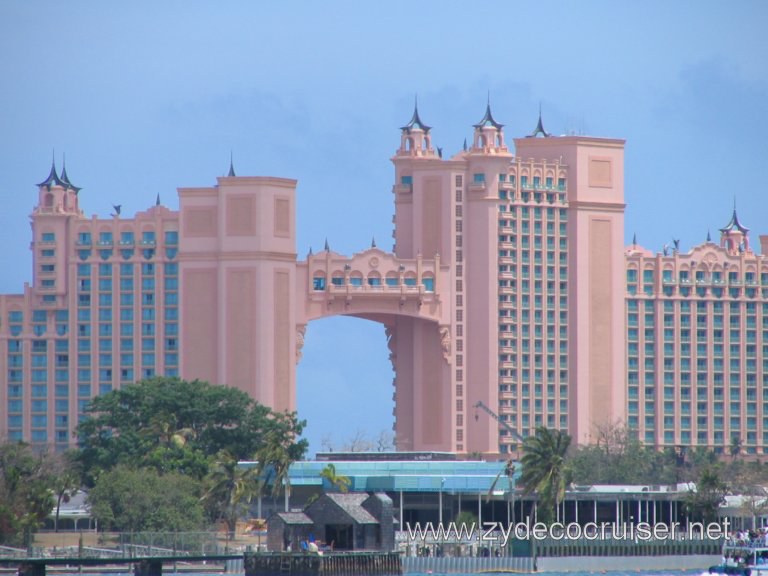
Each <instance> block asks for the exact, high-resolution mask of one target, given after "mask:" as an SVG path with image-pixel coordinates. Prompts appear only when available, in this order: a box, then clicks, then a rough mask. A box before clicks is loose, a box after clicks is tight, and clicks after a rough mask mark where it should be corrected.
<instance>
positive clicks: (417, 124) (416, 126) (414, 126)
mask: <svg viewBox="0 0 768 576" xmlns="http://www.w3.org/2000/svg"><path fill="white" fill-rule="evenodd" d="M431 129H432V126H427V125H426V124H424V122H422V121H421V118H420V117H419V101H418V99H417V100H415V101H414V104H413V116H411V120H410V122H408V124H406V125H405V126H403V127H401V128H400V130H405V131H406V132H410V131H411V130H422V131H423V132H424V133H425V134H427V133H429V131H430V130H431Z"/></svg>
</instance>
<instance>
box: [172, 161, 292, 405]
mask: <svg viewBox="0 0 768 576" xmlns="http://www.w3.org/2000/svg"><path fill="white" fill-rule="evenodd" d="M230 174H232V175H231V176H225V177H221V178H219V179H218V184H217V185H216V186H214V187H210V188H181V189H179V212H180V216H179V227H180V239H179V240H180V242H179V272H180V277H181V286H182V291H181V306H180V311H181V320H180V329H181V347H180V350H181V376H182V377H183V378H200V379H202V380H207V381H209V382H211V383H215V384H226V385H229V386H234V387H237V388H240V389H241V390H243V391H245V392H247V393H248V394H250V395H251V397H252V398H254V399H256V400H257V401H259V402H261V403H262V404H265V405H267V406H271V407H272V408H274V409H275V410H278V411H282V410H295V409H296V398H295V389H296V365H295V355H296V335H295V332H296V310H295V308H296V304H295V300H294V298H293V291H292V290H293V287H294V286H295V284H296V280H295V274H296V230H295V206H296V181H295V180H288V179H284V178H268V177H238V176H234V169H233V168H232V167H230Z"/></svg>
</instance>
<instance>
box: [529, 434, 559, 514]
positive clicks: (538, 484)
mask: <svg viewBox="0 0 768 576" xmlns="http://www.w3.org/2000/svg"><path fill="white" fill-rule="evenodd" d="M570 445H571V437H570V436H569V435H568V434H566V433H565V432H561V431H560V430H550V429H549V428H545V427H544V426H539V427H538V428H536V435H535V436H529V437H528V438H526V439H525V442H524V443H523V458H522V461H521V462H522V465H523V473H522V476H521V482H522V484H523V492H524V493H525V494H532V493H534V492H535V493H536V494H537V495H538V497H539V503H540V507H539V514H540V519H541V520H542V521H543V522H552V520H553V516H554V511H555V508H556V506H558V505H559V504H560V503H561V502H562V501H563V498H565V487H566V486H567V485H568V484H570V481H571V470H570V467H569V466H568V463H567V462H566V453H567V452H568V447H569V446H570Z"/></svg>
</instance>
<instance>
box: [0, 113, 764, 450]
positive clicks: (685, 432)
mask: <svg viewBox="0 0 768 576" xmlns="http://www.w3.org/2000/svg"><path fill="white" fill-rule="evenodd" d="M623 147H624V142H623V141H622V140H615V139H607V138H593V137H582V136H563V137H553V136H550V135H549V134H547V133H546V132H545V131H544V129H543V127H542V124H541V120H539V124H538V126H537V128H536V130H535V132H534V133H533V134H532V135H530V136H528V137H524V138H517V139H515V140H514V154H513V153H512V151H511V150H510V148H509V147H508V145H507V142H506V141H505V138H504V132H503V127H502V125H501V124H499V123H498V122H496V120H495V119H494V118H493V116H492V113H491V109H490V106H489V107H488V108H487V109H486V112H485V116H484V117H483V118H482V119H481V120H480V121H479V122H478V123H477V124H476V125H475V126H474V136H473V139H472V142H471V145H469V146H467V145H465V146H464V150H462V151H460V152H459V153H457V154H456V155H454V156H453V157H452V158H450V159H444V158H442V154H441V153H440V151H439V150H438V149H436V148H435V147H433V145H432V142H431V133H430V127H429V126H426V125H425V124H424V123H423V122H422V121H421V119H420V117H419V114H418V110H414V114H413V117H412V119H411V121H410V122H409V123H408V124H407V125H406V126H404V127H403V128H402V130H401V139H400V146H399V148H398V149H397V151H396V152H395V155H394V157H393V158H392V161H393V163H394V166H395V183H394V186H393V189H392V192H393V198H394V211H395V216H394V223H395V232H394V237H395V246H394V249H393V251H392V252H386V251H384V250H381V249H379V248H377V247H376V246H372V247H371V248H369V249H367V250H363V251H361V252H359V253H357V254H354V255H352V256H344V255H341V254H337V253H335V252H333V251H332V250H330V249H329V247H328V246H326V247H325V249H324V250H323V251H320V252H317V253H314V254H313V253H311V252H310V254H308V255H307V257H306V259H304V260H298V259H297V253H296V230H295V206H296V181H295V180H288V179H282V178H267V177H238V176H236V175H235V174H234V170H232V169H230V173H229V175H228V176H226V177H221V178H218V179H217V183H216V185H215V186H213V187H205V188H182V189H179V191H178V193H179V210H178V211H172V210H170V209H168V208H166V207H164V206H162V205H160V202H159V200H158V202H157V204H156V205H155V206H153V207H151V208H149V209H148V210H146V211H145V212H140V213H138V214H136V215H135V216H134V217H133V218H123V217H122V216H121V215H120V214H119V213H116V214H113V215H112V216H111V217H109V218H98V217H96V216H94V217H92V218H87V217H86V216H84V214H83V213H82V211H81V210H80V208H79V196H78V193H79V191H80V190H79V188H77V187H75V186H74V185H73V184H72V183H71V182H70V180H69V177H68V175H67V174H66V169H63V170H62V172H61V174H59V173H58V172H57V170H56V167H55V165H54V166H53V167H52V168H51V172H50V175H49V176H48V178H46V179H45V180H44V181H43V182H41V183H40V184H39V185H38V199H37V204H36V206H35V207H34V209H33V211H32V215H31V219H32V229H33V239H32V246H31V247H32V252H33V261H34V271H33V281H32V283H31V285H25V287H24V291H23V293H21V294H13V295H2V296H0V375H2V376H1V377H0V378H1V379H2V380H0V382H2V385H1V386H0V436H2V437H7V438H9V439H12V440H20V439H24V440H26V441H29V442H32V443H34V444H37V445H48V446H50V447H53V448H55V449H63V448H66V447H67V446H69V445H70V444H72V443H73V442H74V440H75V438H74V429H75V426H76V425H77V422H78V420H79V418H80V417H81V415H82V413H83V410H84V408H85V406H86V405H87V404H88V402H89V401H90V400H91V399H92V398H93V397H94V396H96V395H98V394H102V393H105V392H107V391H109V390H113V389H116V388H119V387H120V386H122V385H125V384H127V383H131V382H134V381H136V380H139V379H142V378H148V377H152V376H156V375H167V376H179V377H182V378H187V379H193V378H199V379H203V380H208V381H210V382H213V383H219V384H226V385H230V386H236V387H238V388H241V389H242V390H245V391H246V392H248V393H249V394H250V395H251V396H252V397H254V398H255V399H257V400H259V401H260V402H262V403H264V404H267V405H269V406H272V407H274V408H276V409H278V410H284V409H288V410H290V409H294V408H295V405H296V402H295V384H296V364H297V363H298V362H299V361H300V360H301V351H302V346H303V344H304V336H305V333H306V330H307V326H308V324H309V323H310V322H311V321H312V320H315V319H318V318H322V317H325V316H329V315H339V314H342V315H350V316H356V317H360V318H365V319H369V320H372V321H375V322H380V323H382V324H384V326H385V330H386V334H387V341H388V347H389V352H390V358H391V361H392V365H393V367H394V370H395V374H396V377H395V380H394V398H395V410H394V412H395V413H394V416H395V431H396V444H397V447H398V449H400V450H440V451H456V452H460V453H461V452H464V453H467V452H474V451H478V452H485V453H490V454H497V453H505V452H509V451H510V450H511V449H512V448H513V446H514V445H515V444H516V440H515V437H514V434H513V432H516V433H517V434H519V435H521V436H526V435H528V434H531V433H532V432H533V430H534V429H535V427H537V426H540V425H544V426H548V427H554V428H560V429H563V430H567V431H568V432H569V433H570V434H572V435H573V436H574V438H575V440H576V441H577V442H579V443H585V442H589V441H590V439H591V437H592V435H593V434H594V431H595V427H596V426H600V425H604V424H609V423H615V422H620V421H621V422H626V423H628V424H629V425H630V426H631V427H632V428H634V429H636V430H637V431H638V434H639V435H640V438H641V439H642V440H643V441H645V442H646V443H648V444H652V445H656V446H716V447H718V446H719V447H723V446H727V445H728V444H729V443H730V441H731V439H732V438H734V437H738V438H739V440H740V441H741V442H742V444H743V446H744V448H745V450H746V451H747V452H750V453H764V452H766V451H768V415H767V416H766V417H765V418H764V417H763V414H764V408H763V407H764V403H768V261H766V259H765V258H764V257H763V256H760V255H757V254H755V253H754V252H753V251H752V249H751V247H750V245H749V238H748V231H747V229H746V228H744V227H743V226H742V225H741V224H740V223H739V221H738V218H737V217H736V213H735V212H734V215H733V219H732V220H731V222H729V223H728V225H727V226H726V227H725V228H723V229H722V230H721V241H720V244H719V245H718V244H714V243H712V242H709V241H707V242H706V243H705V244H702V245H701V246H698V247H695V248H694V249H692V250H691V251H690V252H688V253H687V254H682V253H680V252H679V251H678V250H677V249H675V250H673V251H672V252H671V253H668V254H652V253H651V252H649V251H647V250H645V249H642V248H640V247H639V246H637V245H636V244H633V245H632V246H630V247H628V248H626V249H625V248H624V247H623V238H624V207H625V204H624V190H623V182H624V173H623V170H624V167H623V154H624V150H623ZM761 241H762V243H763V251H764V252H766V251H767V249H768V239H767V238H766V237H762V238H761ZM763 359H766V360H763ZM477 402H482V403H483V404H484V405H485V406H487V407H490V409H491V410H492V411H493V412H495V413H496V414H497V415H498V417H499V419H500V421H501V423H499V422H497V421H496V420H495V419H493V418H492V417H491V416H489V415H488V414H486V413H485V412H483V411H478V410H477V409H475V408H474V406H475V404H476V403H477Z"/></svg>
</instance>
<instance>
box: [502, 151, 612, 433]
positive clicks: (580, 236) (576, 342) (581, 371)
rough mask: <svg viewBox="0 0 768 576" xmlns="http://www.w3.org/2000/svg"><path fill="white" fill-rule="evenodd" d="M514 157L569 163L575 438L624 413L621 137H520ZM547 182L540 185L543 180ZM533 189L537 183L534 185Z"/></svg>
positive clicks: (571, 408)
mask: <svg viewBox="0 0 768 576" xmlns="http://www.w3.org/2000/svg"><path fill="white" fill-rule="evenodd" d="M515 146H516V152H517V155H518V156H521V157H530V158H542V159H544V160H545V161H547V162H548V163H558V164H561V165H565V166H567V170H568V185H567V206H568V209H567V222H565V223H564V227H565V228H566V229H567V247H568V254H567V283H568V285H567V307H566V308H565V309H562V310H561V313H562V312H565V313H566V316H562V317H561V318H562V319H561V321H563V320H565V319H567V326H566V334H567V349H568V366H567V371H568V394H567V396H568V431H569V433H570V434H571V436H572V437H573V438H574V440H575V441H576V442H578V443H580V444H584V443H588V442H590V440H591V438H592V435H593V433H594V431H595V427H598V426H604V425H609V424H615V423H617V422H618V421H620V420H623V419H624V418H625V414H626V391H625V387H624V385H623V382H624V379H625V371H626V366H625V364H626V362H625V330H624V297H623V295H624V289H623V286H624V278H623V277H624V256H623V251H622V245H623V238H624V141H623V140H615V139H607V138H595V137H580V136H565V137H544V138H520V139H516V140H515ZM545 185H546V184H545ZM534 193H535V190H534Z"/></svg>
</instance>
